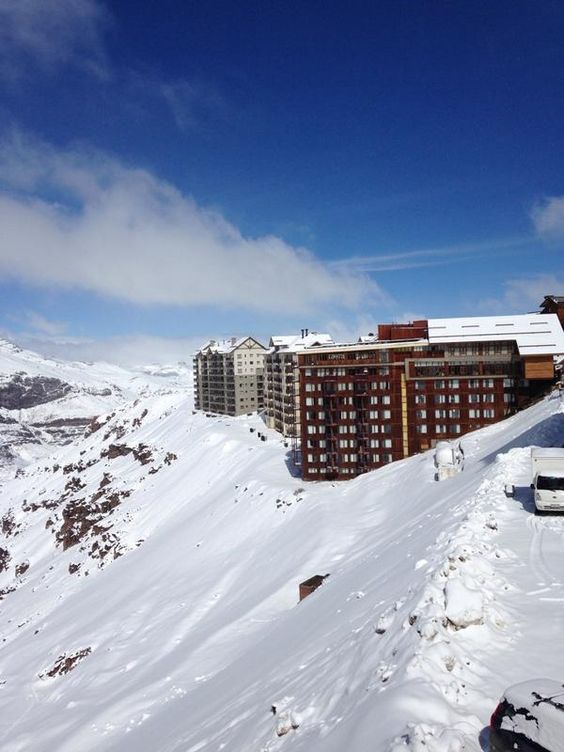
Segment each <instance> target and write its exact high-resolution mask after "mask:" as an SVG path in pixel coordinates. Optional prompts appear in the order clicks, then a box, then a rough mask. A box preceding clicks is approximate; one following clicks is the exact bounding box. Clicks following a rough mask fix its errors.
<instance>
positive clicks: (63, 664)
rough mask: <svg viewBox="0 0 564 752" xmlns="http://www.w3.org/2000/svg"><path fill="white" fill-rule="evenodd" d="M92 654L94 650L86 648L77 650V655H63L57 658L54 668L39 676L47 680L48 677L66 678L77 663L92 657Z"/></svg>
mask: <svg viewBox="0 0 564 752" xmlns="http://www.w3.org/2000/svg"><path fill="white" fill-rule="evenodd" d="M91 652H92V648H84V650H77V651H76V653H69V654H67V653H63V654H62V655H60V656H59V657H58V658H57V660H56V661H55V663H54V664H53V667H52V668H50V669H49V670H48V671H44V672H42V673H41V674H39V678H40V679H45V677H47V676H49V677H51V678H54V677H55V676H64V675H65V674H68V673H69V671H72V670H73V669H74V668H75V667H76V665H77V663H79V662H80V661H82V660H83V659H84V658H86V656H87V655H90V653H91Z"/></svg>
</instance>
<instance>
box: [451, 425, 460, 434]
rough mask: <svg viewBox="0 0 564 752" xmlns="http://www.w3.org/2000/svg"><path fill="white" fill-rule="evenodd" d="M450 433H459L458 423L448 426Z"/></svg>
mask: <svg viewBox="0 0 564 752" xmlns="http://www.w3.org/2000/svg"><path fill="white" fill-rule="evenodd" d="M450 430H451V433H460V431H461V428H460V423H453V424H452V425H451V427H450Z"/></svg>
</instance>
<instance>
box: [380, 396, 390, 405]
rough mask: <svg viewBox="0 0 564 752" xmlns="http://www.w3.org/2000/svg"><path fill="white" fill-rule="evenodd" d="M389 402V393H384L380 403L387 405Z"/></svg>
mask: <svg viewBox="0 0 564 752" xmlns="http://www.w3.org/2000/svg"><path fill="white" fill-rule="evenodd" d="M390 402H391V399H390V395H389V394H384V396H383V397H382V404H383V405H389V404H390Z"/></svg>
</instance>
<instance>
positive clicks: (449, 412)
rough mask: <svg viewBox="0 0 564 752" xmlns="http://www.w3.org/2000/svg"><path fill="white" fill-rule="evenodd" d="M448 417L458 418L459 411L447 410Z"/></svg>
mask: <svg viewBox="0 0 564 752" xmlns="http://www.w3.org/2000/svg"><path fill="white" fill-rule="evenodd" d="M448 417H449V418H460V410H449V411H448Z"/></svg>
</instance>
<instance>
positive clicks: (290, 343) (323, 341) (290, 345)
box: [270, 332, 335, 351]
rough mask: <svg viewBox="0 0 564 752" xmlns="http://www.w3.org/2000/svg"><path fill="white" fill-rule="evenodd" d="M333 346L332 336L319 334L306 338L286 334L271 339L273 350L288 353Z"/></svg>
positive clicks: (310, 334)
mask: <svg viewBox="0 0 564 752" xmlns="http://www.w3.org/2000/svg"><path fill="white" fill-rule="evenodd" d="M333 344H335V343H334V341H333V337H331V335H330V334H320V333H319V332H310V333H309V334H307V335H306V336H305V337H302V336H301V335H299V334H297V335H296V334H285V335H274V336H272V337H271V338H270V346H271V348H275V349H277V350H287V351H294V350H304V349H305V348H306V347H315V346H316V345H333Z"/></svg>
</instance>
